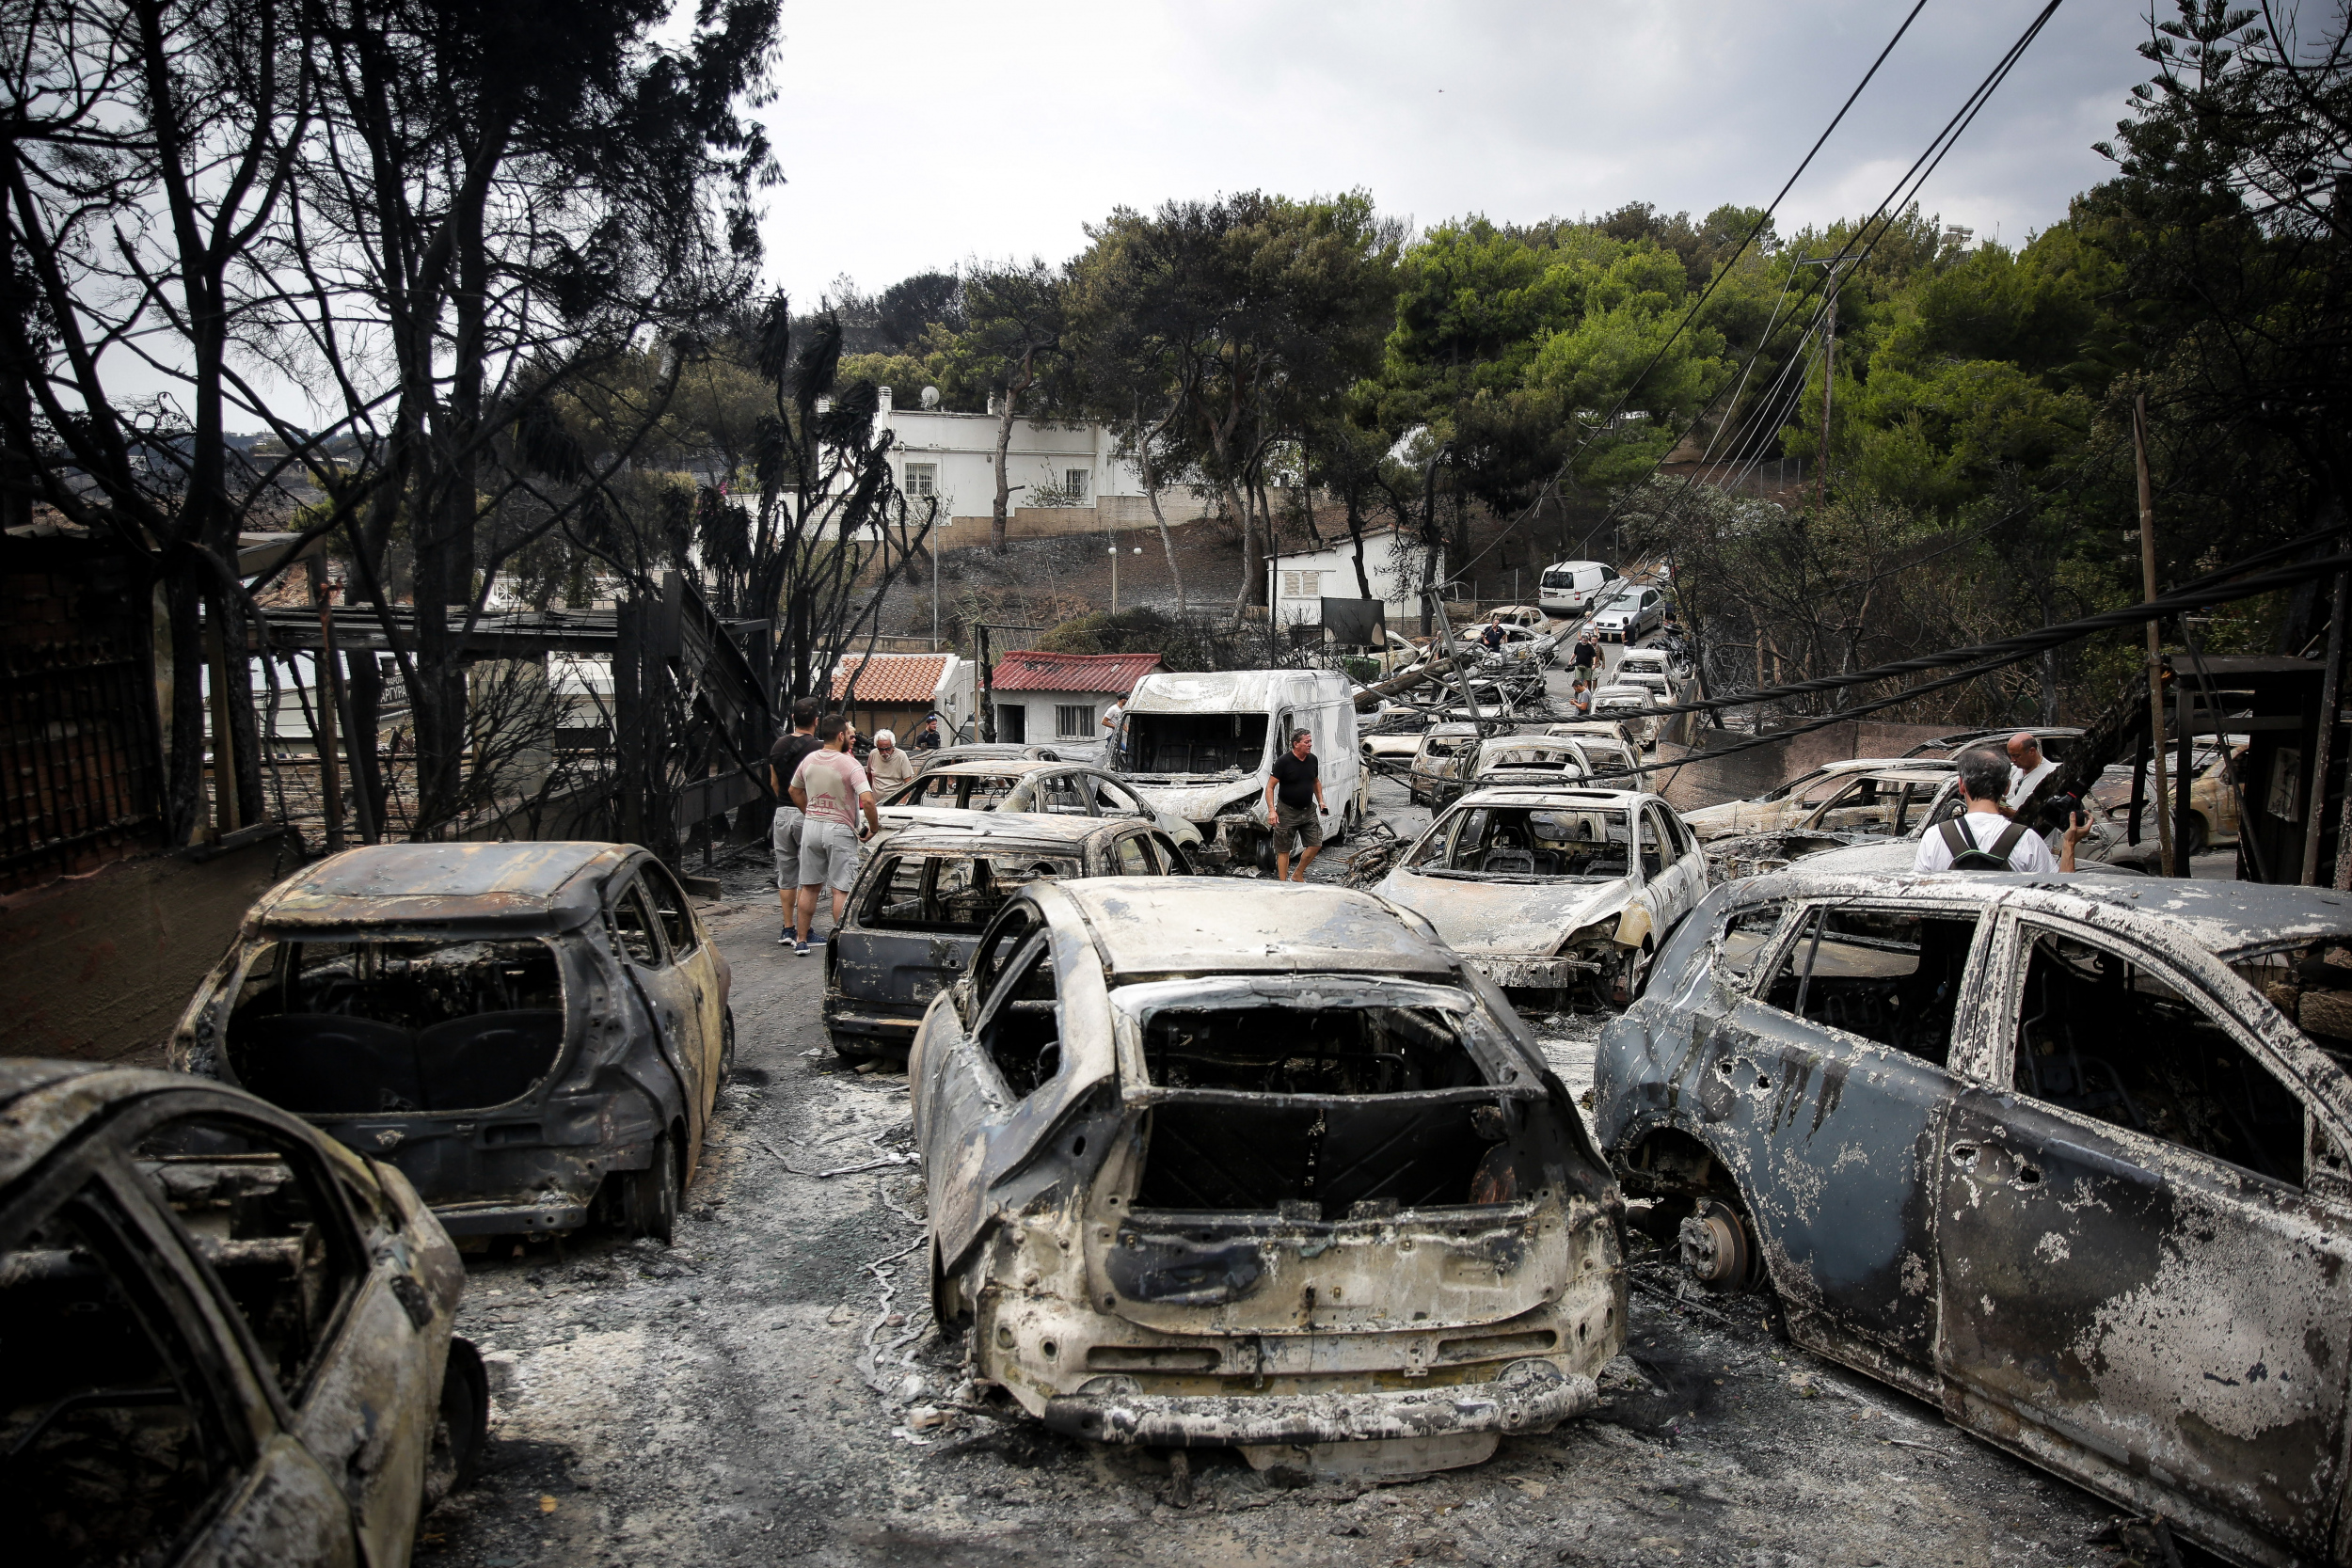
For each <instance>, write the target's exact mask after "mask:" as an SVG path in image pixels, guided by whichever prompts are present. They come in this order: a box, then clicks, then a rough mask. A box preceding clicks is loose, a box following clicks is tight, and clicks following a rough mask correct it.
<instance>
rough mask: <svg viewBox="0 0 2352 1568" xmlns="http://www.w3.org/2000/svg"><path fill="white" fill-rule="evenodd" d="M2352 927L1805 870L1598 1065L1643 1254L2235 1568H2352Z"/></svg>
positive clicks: (1685, 968)
mask: <svg viewBox="0 0 2352 1568" xmlns="http://www.w3.org/2000/svg"><path fill="white" fill-rule="evenodd" d="M2348 1057H2352V897H2347V896H2345V895H2340V894H2332V893H2325V892H2317V891H2312V890H2306V889H2299V888H2282V887H2265V886H2261V885H2249V884H2245V883H2237V882H2207V881H2175V880H2159V879H2150V878H2119V877H2106V876H2082V877H2076V878H2069V879H2066V880H2064V881H2063V882H2062V883H2060V882H2053V881H2050V880H2048V879H2043V880H2042V881H2039V882H2037V881H2034V880H2031V879H2027V878H2026V877H2022V876H2012V875H1979V874H1972V873H1961V874H1943V875H1937V876H1929V877H1912V876H1883V875H1882V876H1865V875H1836V874H1831V873H1824V872H1819V871H1815V870H1812V869H1811V868H1810V866H1809V864H1807V863H1800V864H1799V865H1798V866H1795V867H1792V868H1791V869H1789V870H1787V871H1783V872H1779V873H1776V874H1774V875H1771V876H1766V877H1761V878H1756V879H1751V880H1747V881H1742V882H1740V883H1737V884H1734V885H1732V886H1729V887H1724V888H1721V889H1718V890H1717V891H1716V892H1715V893H1714V894H1713V895H1710V896H1709V897H1708V900H1707V902H1706V903H1705V904H1703V905H1702V906H1701V907H1700V909H1699V910H1698V911H1697V912H1696V913H1694V914H1693V915H1692V918H1691V919H1690V921H1689V922H1687V923H1686V924H1685V925H1684V927H1683V928H1682V929H1681V930H1680V931H1679V932H1678V933H1677V935H1676V937H1675V939H1674V940H1673V941H1672V942H1669V943H1668V944H1667V947H1666V949H1665V951H1664V952H1663V953H1662V954H1661V956H1660V958H1659V961H1658V963H1657V966H1656V968H1655V970H1654V972H1653V974H1651V977H1650V982H1649V986H1648V990H1647V992H1646V994H1645V996H1644V997H1643V998H1642V999H1641V1000H1640V1001H1639V1002H1637V1003H1636V1004H1635V1005H1634V1006H1632V1007H1631V1008H1630V1009H1629V1010H1628V1011H1627V1012H1626V1014H1625V1015H1624V1016H1623V1017H1622V1018H1621V1019H1619V1020H1617V1021H1616V1022H1613V1024H1612V1025H1611V1026H1610V1027H1609V1029H1608V1031H1607V1033H1606V1034H1605V1035H1604V1037H1603V1039H1602V1044H1601V1048H1600V1053H1599V1060H1598V1064H1597V1080H1596V1089H1595V1095H1596V1105H1595V1126H1596V1129H1597V1132H1598V1134H1599V1137H1600V1140H1601V1142H1602V1144H1603V1145H1604V1147H1606V1148H1608V1149H1609V1150H1610V1151H1611V1154H1612V1157H1613V1162H1614V1164H1615V1166H1616V1169H1617V1171H1618V1173H1619V1176H1620V1179H1621V1180H1623V1181H1624V1183H1625V1185H1626V1188H1627V1190H1628V1192H1629V1195H1630V1196H1635V1197H1637V1198H1648V1199H1651V1200H1653V1201H1654V1205H1655V1207H1654V1208H1653V1209H1652V1210H1651V1211H1650V1217H1649V1220H1648V1222H1647V1225H1646V1227H1647V1228H1649V1229H1650V1230H1651V1231H1652V1233H1653V1234H1658V1235H1661V1237H1667V1238H1672V1239H1674V1240H1676V1241H1677V1242H1678V1243H1679V1246H1680V1252H1681V1259H1682V1262H1683V1265H1684V1267H1685V1268H1686V1269H1687V1270H1688V1271H1689V1273H1690V1274H1691V1275H1692V1276H1693V1277H1695V1278H1696V1279H1697V1280H1698V1281H1699V1282H1700V1283H1702V1284H1704V1285H1707V1286H1709V1287H1711V1288H1714V1289H1718V1290H1736V1289H1758V1290H1769V1291H1772V1293H1774V1294H1775V1295H1776V1296H1777V1297H1778V1300H1779V1303H1780V1306H1781V1307H1782V1308H1783V1309H1784V1310H1785V1313H1786V1317H1787V1323H1788V1333H1789V1335H1790V1337H1791V1338H1793V1339H1795V1340H1796V1341H1797V1342H1798V1343H1800V1344H1803V1345H1804V1346H1807V1347H1808V1348H1810V1349H1813V1350H1816V1351H1819V1352H1820V1353H1821V1354H1825V1355H1829V1356H1832V1357H1834V1358H1836V1359H1837V1360H1840V1361H1843V1362H1846V1363H1848V1364H1849V1365H1851V1366H1853V1367H1855V1368H1857V1369H1858V1370H1862V1371H1864V1372H1867V1373H1868V1374H1870V1375H1872V1376H1874V1377H1878V1378H1881V1379H1883V1380H1884V1381H1886V1382H1888V1383H1890V1384H1892V1385H1894V1386H1897V1387H1899V1388H1901V1389H1903V1390H1905V1391H1907V1392H1909V1393H1912V1394H1914V1395H1916V1396H1917V1397H1919V1398H1921V1399H1925V1400H1929V1401H1931V1402H1935V1403H1936V1404H1938V1405H1939V1406H1940V1407H1941V1408H1942V1409H1943V1411H1944V1412H1945V1414H1946V1416H1947V1418H1949V1419H1950V1420H1951V1421H1953V1422H1954V1423H1955V1424H1957V1425H1960V1426H1962V1427H1964V1428H1966V1429H1967V1430H1969V1431H1970V1432H1973V1433H1977V1434H1978V1435H1979V1436H1982V1437H1984V1438H1986V1439H1987V1440H1989V1441H1991V1442H1994V1443H1996V1444H1998V1445H2000V1446H2002V1447H2004V1448H2007V1449H2010V1450H2011V1451H2012V1452H2015V1453H2017V1454H2019V1455H2021V1456H2023V1457H2024V1458H2026V1459H2027V1460H2030V1461H2031V1462H2033V1463H2035V1464H2037V1465H2042V1466H2043V1467H2045V1468H2047V1469H2050V1470H2053V1471H2055V1472H2057V1473H2058V1474H2059V1475H2062V1476H2065V1477H2067V1478H2068V1479H2070V1480H2073V1481H2077V1482H2079V1483H2081V1484H2082V1485H2085V1486H2087V1487H2090V1489H2091V1490H2093V1491H2095V1492H2098V1493H2100V1494H2101V1495H2103V1496H2105V1497H2109V1498H2111V1499H2113V1500H2114V1501H2116V1502H2118V1503H2120V1504H2122V1505H2123V1506H2125V1507H2127V1508H2131V1509H2134V1510H2137V1511H2138V1512H2141V1513H2161V1514H2164V1515H2166V1516H2167V1517H2169V1519H2170V1520H2171V1521H2172V1522H2173V1528H2176V1529H2183V1530H2185V1531H2186V1532H2187V1533H2188V1534H2190V1535H2193V1536H2195V1537H2196V1538H2197V1539H2199V1540H2200V1541H2201V1542H2203V1543H2204V1544H2207V1545H2210V1546H2212V1547H2213V1548H2214V1549H2216V1550H2217V1551H2219V1552H2221V1553H2223V1554H2224V1555H2226V1556H2228V1557H2230V1558H2232V1559H2233V1560H2237V1561H2239V1562H2245V1563H2265V1564H2280V1563H2303V1562H2309V1563H2319V1562H2323V1561H2325V1562H2338V1561H2342V1560H2344V1551H2345V1549H2346V1546H2347V1544H2352V1537H2348V1536H2347V1534H2346V1529H2345V1525H2344V1519H2345V1512H2344V1505H2345V1503H2346V1501H2347V1496H2346V1494H2347V1474H2346V1467H2345V1458H2344V1456H2345V1443H2346V1437H2347V1424H2346V1420H2345V1406H2346V1398H2347V1387H2348V1383H2347V1379H2348V1378H2352V1311H2347V1309H2346V1299H2345V1295H2344V1290H2345V1281H2346V1279H2347V1278H2352V1163H2348V1162H2347V1150H2352V1079H2347V1077H2346V1074H2345V1063H2346V1061H2347V1059H2348Z"/></svg>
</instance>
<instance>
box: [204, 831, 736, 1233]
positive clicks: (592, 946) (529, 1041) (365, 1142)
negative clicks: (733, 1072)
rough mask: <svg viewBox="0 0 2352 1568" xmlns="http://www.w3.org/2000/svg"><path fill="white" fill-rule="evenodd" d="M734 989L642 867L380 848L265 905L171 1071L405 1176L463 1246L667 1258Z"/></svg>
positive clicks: (644, 859)
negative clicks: (619, 1242) (584, 1238)
mask: <svg viewBox="0 0 2352 1568" xmlns="http://www.w3.org/2000/svg"><path fill="white" fill-rule="evenodd" d="M732 978H733V976H732V974H731V972H730V971H729V969H728V966H727V962H726V960H725V959H724V958H722V957H720V955H719V950H718V947H717V944H716V943H714V942H712V941H711V940H710V934H709V932H708V931H707V930H706V929H705V928H704V927H703V923H702V920H701V918H700V917H699V916H697V915H696V914H695V912H694V908H693V905H692V903H691V901H690V900H689V899H688V898H687V895H686V894H685V891H684V890H683V889H682V888H680V887H679V885H678V880H677V879H676V878H675V876H673V875H671V873H670V872H669V870H668V869H667V868H666V867H664V866H663V865H662V864H661V863H660V862H659V861H657V860H655V859H654V858H653V857H652V856H651V855H649V854H647V853H646V852H645V851H644V850H643V849H640V848H638V847H635V846H634V845H628V844H589V843H579V844H385V845H375V846H372V847H368V848H364V849H351V850H346V851H345V852H343V853H342V854H340V855H336V856H334V857H332V858H330V859H327V860H324V861H321V862H319V863H317V864H315V865H310V866H306V867H305V868H304V869H302V870H300V871H297V872H296V873H294V875H293V876H292V877H289V878H287V879H285V880H284V881H283V882H280V883H279V884H278V886H277V887H275V888H272V889H271V890H270V891H269V892H268V893H266V894H264V895H262V900H261V902H260V903H258V904H256V905H254V907H253V909H252V911H251V912H249V913H248V914H247V915H246V918H245V924H244V927H243V928H242V929H241V930H240V932H239V933H238V937H237V941H236V943H235V945H234V946H232V947H231V948H230V951H229V955H228V957H226V958H223V959H222V960H221V961H220V963H219V964H218V965H217V966H215V969H214V970H213V972H212V974H210V975H208V976H206V977H205V980H204V983H203V984H202V985H201V986H200V987H199V988H198V990H197V993H196V998H195V1000H194V1001H192V1002H191V1003H190V1004H189V1005H188V1009H187V1012H186V1013H185V1014H184V1015H183V1017H182V1019H181V1021H180V1026H179V1028H178V1030H177V1031H176V1032H175V1033H174V1034H173V1036H172V1038H171V1045H170V1062H171V1065H172V1066H173V1067H175V1068H178V1069H181V1070H182V1071H184V1072H196V1073H201V1074H203V1075H205V1076H208V1077H214V1078H219V1079H221V1080H223V1081H225V1082H228V1083H230V1084H234V1085H238V1086H240V1087H242V1088H246V1089H250V1090H251V1091H253V1092H254V1093H255V1094H258V1095H260V1096H261V1097H262V1099H263V1100H266V1101H269V1102H270V1103H272V1104H274V1105H278V1106H281V1107H283V1108H284V1109H286V1110H288V1111H291V1112H293V1113H294V1114H295V1115H297V1116H300V1117H303V1118H304V1119H305V1120H307V1121H309V1122H310V1124H311V1125H313V1126H315V1127H318V1128H320V1129H322V1130H323V1131H325V1132H326V1133H327V1135H328V1136H330V1137H333V1138H335V1139H337V1140H339V1141H340V1142H342V1143H343V1144H344V1145H346V1146H348V1147H349V1148H354V1149H357V1150H358V1152H359V1153H361V1154H364V1155H366V1156H368V1157H369V1158H371V1159H375V1160H383V1161H387V1162H389V1163H390V1164H394V1165H396V1166H398V1167H399V1168H400V1170H401V1172H402V1174H403V1175H405V1176H406V1177H407V1178H408V1180H409V1181H410V1182H412V1183H413V1184H414V1185H415V1187H416V1189H417V1191H418V1192H419V1193H421V1194H422V1195H423V1196H424V1200H425V1201H426V1202H427V1203H429V1204H431V1205H432V1206H433V1209H434V1212H436V1213H437V1214H438V1215H439V1216H440V1220H441V1223H442V1225H443V1226H445V1227H447V1228H448V1230H449V1232H450V1234H452V1235H453V1236H488V1235H503V1234H534V1233H542V1232H546V1231H550V1230H568V1229H573V1228H576V1227H580V1226H582V1225H585V1224H587V1223H588V1221H589V1219H590V1218H591V1216H592V1215H593V1214H594V1213H595V1212H596V1211H597V1210H598V1209H599V1208H601V1209H602V1210H603V1211H604V1212H605V1213H606V1215H607V1216H608V1217H610V1218H611V1219H612V1220H613V1221H615V1222H617V1223H619V1224H620V1225H622V1226H624V1227H627V1228H628V1229H629V1230H631V1231H634V1232H636V1233H638V1234H641V1235H652V1236H657V1237H660V1239H662V1240H664V1241H667V1240H668V1239H669V1237H670V1234H671V1230H672V1227H674V1226H675V1223H676V1219H677V1207H678V1194H679V1193H680V1191H681V1190H683V1188H684V1187H685V1186H686V1185H687V1184H688V1183H689V1182H691V1180H693V1177H694V1169H695V1165H696V1164H697V1162H698V1160H699V1158H700V1155H701V1151H702V1137H703V1128H704V1125H705V1123H706V1122H707V1120H708V1118H709V1115H710V1109H711V1105H712V1102H713V1099H714V1097H715V1096H716V1095H717V1093H718V1088H719V1085H720V1084H721V1083H722V1082H723V1080H724V1079H725V1077H726V1074H727V1072H728V1070H729V1069H730V1067H731V1065H732V1060H733V1056H734V1051H735V1021H734V1018H733V1015H732V1014H731V1013H730V1012H729V1011H728V1008H727V990H728V987H729V985H730V983H731V981H732Z"/></svg>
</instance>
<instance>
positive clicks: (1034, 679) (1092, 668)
mask: <svg viewBox="0 0 2352 1568" xmlns="http://www.w3.org/2000/svg"><path fill="white" fill-rule="evenodd" d="M1159 668H1160V656H1159V655H1157V654H1047V653H1040V652H1038V651H1037V650H1036V649H1034V648H1016V649H1014V650H1012V651H1011V652H1009V653H1007V654H1005V655H1003V656H1002V657H999V658H998V659H997V660H996V668H995V670H994V672H993V675H992V677H991V684H992V685H993V686H994V687H995V689H997V690H999V691H1110V692H1115V693H1117V694H1118V695H1120V696H1121V697H1124V696H1125V695H1127V693H1128V692H1130V691H1133V690H1134V689H1136V682H1137V681H1139V680H1141V679H1143V677H1144V676H1146V675H1149V674H1152V673H1154V672H1156V671H1157V670H1158V669H1159Z"/></svg>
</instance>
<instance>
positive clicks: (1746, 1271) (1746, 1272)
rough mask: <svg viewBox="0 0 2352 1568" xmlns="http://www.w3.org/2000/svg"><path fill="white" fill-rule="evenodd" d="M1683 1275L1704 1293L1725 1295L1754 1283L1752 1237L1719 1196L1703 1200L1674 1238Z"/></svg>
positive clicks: (1738, 1214)
mask: <svg viewBox="0 0 2352 1568" xmlns="http://www.w3.org/2000/svg"><path fill="white" fill-rule="evenodd" d="M1677 1242H1678V1243H1680V1250H1681V1261H1682V1272H1683V1273H1684V1274H1686V1275H1689V1276H1690V1277H1691V1279H1692V1282H1693V1283H1694V1284H1696V1285H1698V1286H1699V1287H1700V1288H1701V1289H1703V1290H1708V1291H1714V1292H1716V1293H1717V1294H1721V1295H1728V1294H1731V1293H1733V1292H1736V1291H1745V1290H1747V1289H1748V1288H1749V1287H1751V1286H1752V1285H1754V1284H1755V1283H1756V1274H1757V1270H1756V1242H1755V1238H1754V1235H1753V1234H1752V1233H1751V1232H1750V1230H1749V1228H1748V1223H1747V1221H1746V1220H1745V1219H1743V1218H1742V1217H1741V1216H1740V1211H1739V1210H1737V1209H1735V1208H1733V1207H1732V1206H1731V1205H1730V1204H1728V1203H1726V1202H1724V1200H1723V1199H1722V1198H1720V1197H1703V1198H1700V1199H1699V1200H1698V1202H1697V1203H1696V1204H1695V1205H1694V1206H1693V1207H1692V1211H1691V1213H1690V1216H1689V1217H1688V1218H1686V1219H1685V1220H1684V1221H1683V1222H1682V1226H1681V1230H1680V1232H1679V1234H1678V1235H1677Z"/></svg>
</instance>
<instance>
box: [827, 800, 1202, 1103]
mask: <svg viewBox="0 0 2352 1568" xmlns="http://www.w3.org/2000/svg"><path fill="white" fill-rule="evenodd" d="M1192 869H1193V868H1192V864H1191V863H1190V862H1189V861H1188V860H1186V859H1185V857H1184V851H1183V850H1181V849H1179V848H1177V847H1176V845H1175V844H1174V842H1173V841H1172V840H1170V839H1169V838H1168V835H1167V834H1166V833H1163V832H1159V831H1158V830H1157V829H1155V828H1152V827H1151V826H1150V825H1149V824H1147V823H1142V822H1136V821H1129V820H1120V819H1113V820H1109V821H1100V820H1097V819H1095V818H1093V817H1087V816H1038V815H1035V814H1033V813H1019V812H987V813H976V814H973V815H972V816H968V817H967V818H965V819H964V820H962V821H961V822H952V823H949V822H925V823H922V824H919V825H917V826H915V827H912V828H908V829H906V830H905V831H903V832H898V833H895V834H893V835H891V837H890V838H889V839H888V840H887V841H886V842H885V843H884V844H883V845H882V847H879V848H878V849H876V850H875V851H874V853H873V854H872V855H870V856H869V857H868V858H867V860H866V866H865V869H864V870H863V871H861V872H860V873H859V874H858V880H857V885H856V886H855V887H853V888H851V889H850V901H849V904H848V907H847V908H846V909H845V910H844V911H843V912H842V922H841V925H840V927H838V928H837V929H835V930H834V934H833V940H832V941H831V942H828V943H827V944H826V946H825V1006H824V1017H825V1027H826V1029H827V1030H828V1031H829V1032H830V1033H831V1034H832V1036H833V1044H834V1050H835V1051H836V1052H838V1053H840V1054H841V1055H842V1057H843V1058H844V1059H846V1060H849V1061H866V1060H869V1059H871V1058H873V1057H876V1056H883V1055H893V1054H895V1055H898V1056H904V1055H905V1053H906V1050H907V1047H908V1045H909V1044H911V1043H912V1042H913V1041H914V1030H915V1026H916V1025H917V1024H918V1023H920V1022H922V1021H923V1014H924V1011H925V1010H926V1009H927V1008H929V1007H930V1004H931V998H932V997H934V996H936V995H938V994H939V992H940V991H942V990H945V989H946V988H947V987H949V986H952V985H954V984H955V983H956V982H957V981H958V980H960V979H961V978H962V977H963V972H964V966H965V965H966V964H968V963H969V962H970V961H971V958H972V949H973V947H974V945H975V944H976V943H977V942H978V941H979V938H980V931H981V929H982V927H985V926H987V924H988V923H989V921H990V920H991V919H992V918H993V917H994V915H995V913H996V911H998V910H1000V909H1002V908H1003V907H1004V906H1005V904H1006V903H1007V902H1009V900H1010V899H1011V897H1012V895H1014V894H1016V893H1018V892H1020V891H1021V890H1022V889H1023V888H1025V887H1026V886H1028V885H1029V884H1030V883H1032V882H1038V881H1056V880H1067V879H1073V878H1078V877H1184V876H1189V875H1191V874H1192Z"/></svg>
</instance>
